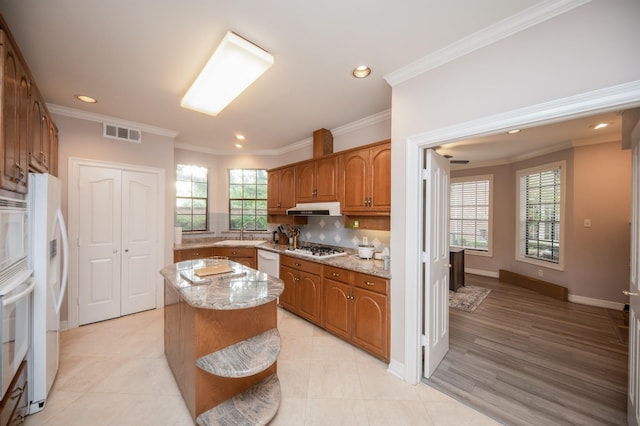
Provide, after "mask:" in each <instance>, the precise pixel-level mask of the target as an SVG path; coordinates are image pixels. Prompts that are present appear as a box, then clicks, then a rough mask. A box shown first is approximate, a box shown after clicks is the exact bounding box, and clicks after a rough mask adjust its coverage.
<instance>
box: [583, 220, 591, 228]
mask: <svg viewBox="0 0 640 426" xmlns="http://www.w3.org/2000/svg"><path fill="white" fill-rule="evenodd" d="M584 227H585V228H591V219H585V220H584Z"/></svg>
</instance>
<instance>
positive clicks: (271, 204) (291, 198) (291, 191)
mask: <svg viewBox="0 0 640 426" xmlns="http://www.w3.org/2000/svg"><path fill="white" fill-rule="evenodd" d="M267 179H268V181H267V182H268V183H267V212H268V213H269V214H286V213H287V209H290V208H291V207H295V204H296V200H295V167H293V166H291V167H284V168H280V169H274V170H269V171H268V173H267Z"/></svg>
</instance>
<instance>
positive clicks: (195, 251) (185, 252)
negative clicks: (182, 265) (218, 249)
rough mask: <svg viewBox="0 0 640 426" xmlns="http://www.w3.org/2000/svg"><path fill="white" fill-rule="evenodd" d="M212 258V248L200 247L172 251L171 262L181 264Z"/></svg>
mask: <svg viewBox="0 0 640 426" xmlns="http://www.w3.org/2000/svg"><path fill="white" fill-rule="evenodd" d="M210 256H213V247H200V248H192V249H182V250H174V251H173V262H174V263H177V262H182V261H183V260H193V259H204V258H205V257H210Z"/></svg>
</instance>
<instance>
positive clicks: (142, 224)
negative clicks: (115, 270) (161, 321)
mask: <svg viewBox="0 0 640 426" xmlns="http://www.w3.org/2000/svg"><path fill="white" fill-rule="evenodd" d="M157 180H158V176H157V175H156V174H152V173H140V172H130V171H125V172H123V173H122V285H121V288H122V294H121V297H122V301H121V302H122V303H121V306H122V315H128V314H132V313H135V312H140V311H144V310H147V309H152V308H155V306H156V282H157V280H158V270H159V269H160V268H158V265H157V259H156V247H157V238H158V236H157V226H158V225H157V220H158V213H157V209H156V207H155V206H156V205H157V198H158V182H157Z"/></svg>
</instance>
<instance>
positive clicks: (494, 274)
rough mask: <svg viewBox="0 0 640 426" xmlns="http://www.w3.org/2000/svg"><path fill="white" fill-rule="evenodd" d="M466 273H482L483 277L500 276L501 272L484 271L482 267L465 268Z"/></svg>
mask: <svg viewBox="0 0 640 426" xmlns="http://www.w3.org/2000/svg"><path fill="white" fill-rule="evenodd" d="M464 273H465V274H473V275H480V276H482V277H490V278H500V274H499V273H497V272H491V271H483V270H482V269H471V268H464Z"/></svg>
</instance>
